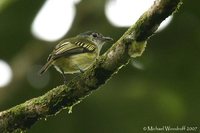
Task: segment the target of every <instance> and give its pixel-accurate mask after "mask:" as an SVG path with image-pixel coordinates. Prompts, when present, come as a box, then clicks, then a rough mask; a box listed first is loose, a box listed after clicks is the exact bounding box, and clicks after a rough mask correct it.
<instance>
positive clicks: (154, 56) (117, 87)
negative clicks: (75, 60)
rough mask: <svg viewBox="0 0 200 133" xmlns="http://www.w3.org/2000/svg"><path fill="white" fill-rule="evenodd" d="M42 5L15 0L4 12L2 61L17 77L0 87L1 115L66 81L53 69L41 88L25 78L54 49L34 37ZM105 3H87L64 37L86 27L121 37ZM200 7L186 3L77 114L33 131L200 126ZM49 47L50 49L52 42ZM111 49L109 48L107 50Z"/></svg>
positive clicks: (39, 0) (121, 131) (0, 17)
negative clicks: (138, 65)
mask: <svg viewBox="0 0 200 133" xmlns="http://www.w3.org/2000/svg"><path fill="white" fill-rule="evenodd" d="M43 3H44V0H34V1H27V0H18V1H15V2H14V3H13V4H10V5H9V6H7V7H6V8H5V9H4V10H0V11H1V12H0V44H1V45H0V59H3V60H5V61H7V62H8V63H9V64H10V65H11V67H12V69H13V72H14V77H13V80H12V82H11V84H10V85H9V86H7V87H4V88H0V110H4V109H7V108H10V107H11V106H14V105H17V104H19V103H21V102H24V101H25V100H28V99H30V98H33V97H36V96H39V95H42V94H44V93H45V92H46V91H48V88H53V87H55V86H57V85H59V84H61V83H62V78H61V76H60V75H59V74H58V73H57V72H56V71H55V70H54V69H50V75H51V77H50V82H49V84H48V85H47V86H46V87H44V88H43V89H36V88H34V87H33V86H31V84H30V83H29V82H28V80H27V73H28V72H29V71H31V69H33V68H34V66H35V65H42V64H43V63H44V62H45V60H46V58H47V56H48V53H49V52H50V49H51V48H52V47H53V46H54V45H55V44H56V42H55V43H47V42H42V41H39V40H37V39H35V38H34V37H33V36H32V35H31V33H30V26H31V23H32V21H33V19H34V17H35V15H36V14H37V12H38V10H39V9H40V7H41V6H42V4H43ZM104 4H105V1H100V0H98V1H94V0H83V1H82V2H80V3H79V4H78V5H77V6H76V7H77V14H76V18H75V20H74V23H73V26H72V27H71V30H70V31H69V33H68V34H67V35H66V37H69V36H74V35H76V34H78V33H81V32H83V31H86V30H95V31H99V32H101V33H103V34H105V35H109V36H111V37H113V38H114V39H115V40H117V39H118V38H119V37H120V36H121V35H122V34H123V33H124V31H125V30H126V28H116V27H113V26H112V25H111V24H109V22H108V21H107V19H106V17H105V14H104ZM199 4H200V2H198V1H195V2H190V1H184V6H183V7H182V8H181V10H180V11H179V12H178V13H177V14H175V16H174V19H173V21H172V22H171V24H170V25H169V26H168V27H167V28H166V29H165V30H164V31H162V32H159V33H157V34H156V35H155V36H153V37H152V38H151V39H150V40H149V41H148V45H147V48H146V51H145V52H144V54H143V55H142V56H141V57H139V58H137V59H136V60H137V61H139V62H140V63H142V64H143V66H144V69H143V70H139V69H136V68H134V67H133V66H132V63H129V65H128V66H127V67H125V68H123V69H122V70H121V71H120V72H119V73H118V74H117V75H115V76H114V77H113V78H112V79H111V80H110V81H109V82H108V83H107V84H106V85H104V86H103V87H102V88H101V89H100V90H99V91H97V92H95V93H93V94H92V95H91V96H89V97H88V98H87V99H85V100H84V101H83V102H82V103H81V104H79V105H77V106H76V107H74V109H73V113H72V114H67V111H63V112H62V113H60V114H58V115H57V116H56V117H50V118H48V120H47V121H45V120H42V121H39V122H38V123H36V124H35V125H34V126H33V127H32V129H31V130H30V131H29V132H30V133H35V132H37V133H43V132H48V133H55V132H58V133H63V132H66V131H67V132H73V133H83V132H95V133H102V132H114V133H133V132H143V130H142V129H143V127H144V126H163V125H170V126H177V125H180V126H182V125H186V126H198V127H199V125H200V117H199V112H200V104H199V101H200V97H199V94H200V84H199V79H200V62H199V57H200V52H199V51H200V12H199ZM47 44H50V45H47ZM108 47H109V46H106V47H105V50H106V49H107V48H108Z"/></svg>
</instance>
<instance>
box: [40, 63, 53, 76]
mask: <svg viewBox="0 0 200 133" xmlns="http://www.w3.org/2000/svg"><path fill="white" fill-rule="evenodd" d="M51 65H52V61H51V60H50V61H48V62H47V63H46V64H45V65H44V66H43V67H42V68H41V69H40V71H39V72H38V74H39V75H42V74H43V73H45V72H46V71H47V70H48V68H49V67H50V66H51Z"/></svg>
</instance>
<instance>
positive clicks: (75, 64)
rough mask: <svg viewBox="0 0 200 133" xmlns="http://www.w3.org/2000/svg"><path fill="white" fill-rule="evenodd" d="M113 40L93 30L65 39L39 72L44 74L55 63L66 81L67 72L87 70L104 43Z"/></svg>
mask: <svg viewBox="0 0 200 133" xmlns="http://www.w3.org/2000/svg"><path fill="white" fill-rule="evenodd" d="M112 40H113V39H112V38H110V37H104V36H103V35H102V34H100V33H97V32H92V31H87V32H84V33H81V34H79V35H77V36H76V37H72V38H69V39H65V40H63V41H61V42H60V43H59V44H58V45H56V47H55V48H54V49H53V51H52V53H51V54H50V55H49V57H48V59H47V63H46V64H45V65H44V66H43V67H42V69H41V70H40V71H39V73H40V75H42V74H43V73H44V72H46V71H47V70H48V68H49V67H50V66H52V65H53V66H54V67H55V68H56V70H57V71H59V72H60V73H61V74H62V75H63V77H64V80H65V81H66V79H65V74H74V73H79V72H84V71H85V70H87V69H88V68H89V67H90V66H91V65H92V64H93V63H94V61H95V60H96V59H97V58H98V57H99V54H100V50H101V48H102V46H103V44H105V43H106V42H108V41H112Z"/></svg>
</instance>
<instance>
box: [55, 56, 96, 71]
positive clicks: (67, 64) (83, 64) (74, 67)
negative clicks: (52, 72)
mask: <svg viewBox="0 0 200 133" xmlns="http://www.w3.org/2000/svg"><path fill="white" fill-rule="evenodd" d="M96 57H97V55H96V54H94V53H84V54H81V55H73V56H69V57H65V58H64V57H63V58H60V59H57V60H56V61H54V62H53V65H54V66H55V68H56V70H58V71H59V72H61V69H62V71H64V73H65V74H73V73H79V72H80V69H81V70H83V71H85V70H86V69H88V68H89V67H90V66H91V65H92V64H93V62H94V61H95V60H96ZM61 73H62V72H61Z"/></svg>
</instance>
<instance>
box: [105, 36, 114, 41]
mask: <svg viewBox="0 0 200 133" xmlns="http://www.w3.org/2000/svg"><path fill="white" fill-rule="evenodd" d="M103 39H104V40H105V41H106V42H110V41H113V39H112V38H111V37H103Z"/></svg>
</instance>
